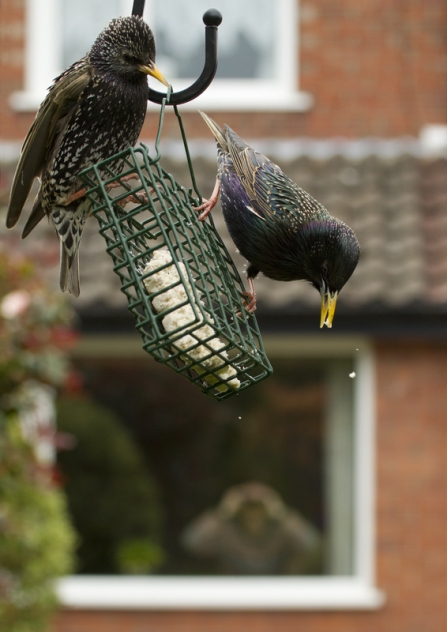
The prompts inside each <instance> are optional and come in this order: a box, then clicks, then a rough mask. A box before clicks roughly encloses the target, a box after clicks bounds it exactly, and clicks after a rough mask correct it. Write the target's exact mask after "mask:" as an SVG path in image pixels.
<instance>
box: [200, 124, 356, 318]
mask: <svg viewBox="0 0 447 632" xmlns="http://www.w3.org/2000/svg"><path fill="white" fill-rule="evenodd" d="M200 114H201V115H202V117H203V118H204V120H205V122H206V123H207V125H208V127H209V128H210V130H211V131H212V133H213V135H214V137H215V139H216V141H217V162H218V172H217V181H216V187H215V189H214V191H213V194H212V196H211V198H210V199H209V200H207V201H205V202H204V203H203V204H202V205H201V206H200V207H198V210H202V211H203V212H202V214H201V215H200V216H199V219H200V220H203V219H205V217H206V216H207V215H208V213H209V212H210V211H211V209H212V208H213V207H214V205H215V204H216V202H217V198H218V195H219V191H220V196H221V205H222V212H223V216H224V219H225V223H226V225H227V228H228V232H229V233H230V235H231V238H232V239H233V241H234V243H235V244H236V247H237V248H238V250H239V252H240V253H241V254H242V255H243V256H244V257H245V258H246V259H247V261H248V262H249V266H248V269H247V277H248V281H249V286H250V292H247V293H246V296H247V297H248V301H247V305H246V308H247V309H248V311H251V312H253V311H254V310H255V309H256V293H255V289H254V281H253V280H254V279H255V277H256V276H257V275H258V274H259V272H262V273H263V274H264V275H265V276H266V277H269V278H270V279H275V280H277V281H294V280H298V279H304V280H306V281H309V282H310V283H311V284H312V285H313V286H314V287H315V288H316V289H317V290H318V291H319V292H320V295H321V312H320V327H323V325H327V327H332V320H333V318H334V313H335V307H336V303H337V297H338V294H339V292H340V290H341V289H342V287H343V286H344V285H345V283H346V281H347V280H348V279H349V278H350V276H351V275H352V273H353V272H354V270H355V268H356V266H357V263H358V260H359V255H360V246H359V243H358V241H357V238H356V236H355V234H354V231H353V230H352V229H351V228H349V226H347V225H346V224H344V223H343V222H341V221H340V220H338V219H335V218H334V217H332V216H331V215H329V213H328V211H327V210H326V209H325V208H324V206H322V205H321V204H320V203H319V202H317V201H316V200H314V199H313V198H312V197H311V196H310V195H309V194H308V193H306V192H305V191H303V189H301V188H300V187H298V186H297V185H296V184H295V183H294V182H292V180H290V178H288V177H287V176H286V175H285V174H284V173H283V172H282V171H281V169H280V168H279V167H278V166H277V165H275V164H274V163H273V162H271V161H270V160H269V159H268V158H266V157H265V156H263V155H262V154H259V153H258V152H256V151H255V150H254V149H252V148H251V147H249V146H248V145H247V143H245V142H244V141H243V140H242V139H241V138H240V137H239V136H238V135H237V134H236V133H235V132H234V131H233V130H232V129H231V128H230V127H228V125H225V127H224V129H223V130H222V129H221V128H220V127H219V126H218V125H217V124H216V123H215V122H214V121H213V120H212V119H210V118H209V116H207V115H206V114H204V113H203V112H200Z"/></svg>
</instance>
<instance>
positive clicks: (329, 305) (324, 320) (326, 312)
mask: <svg viewBox="0 0 447 632" xmlns="http://www.w3.org/2000/svg"><path fill="white" fill-rule="evenodd" d="M337 297H338V292H334V293H333V294H331V293H330V292H329V290H327V291H324V289H322V290H321V312H320V328H321V327H324V325H326V327H329V329H330V328H331V327H332V321H333V319H334V314H335V307H336V306H337Z"/></svg>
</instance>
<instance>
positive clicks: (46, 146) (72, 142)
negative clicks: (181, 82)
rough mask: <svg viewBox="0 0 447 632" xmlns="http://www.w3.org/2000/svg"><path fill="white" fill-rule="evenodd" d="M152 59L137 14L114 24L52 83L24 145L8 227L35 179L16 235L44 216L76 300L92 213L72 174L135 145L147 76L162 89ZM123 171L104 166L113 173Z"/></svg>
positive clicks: (65, 283) (150, 40)
mask: <svg viewBox="0 0 447 632" xmlns="http://www.w3.org/2000/svg"><path fill="white" fill-rule="evenodd" d="M154 60H155V44H154V37H153V35H152V31H151V30H150V28H149V26H148V25H147V24H146V23H145V22H144V21H143V20H142V19H141V18H140V17H136V16H132V17H124V18H117V19H114V20H112V21H111V22H110V24H109V25H108V26H107V27H106V28H105V29H104V30H103V31H102V33H100V35H99V36H98V38H97V39H96V41H95V43H94V44H93V46H92V48H91V50H90V52H89V53H87V55H86V56H85V57H83V58H82V59H81V60H79V61H78V62H76V63H74V64H73V65H72V66H70V67H69V68H68V69H67V70H65V72H63V73H62V74H61V75H60V76H59V77H57V78H56V79H55V81H54V83H53V85H52V86H51V87H50V89H49V92H48V95H47V97H46V98H45V100H44V101H43V103H42V104H41V106H40V108H39V110H38V112H37V116H36V119H35V121H34V123H33V125H32V126H31V129H30V130H29V132H28V135H27V137H26V139H25V142H24V144H23V148H22V153H21V156H20V161H19V164H18V166H17V170H16V173H15V176H14V181H13V185H12V190H11V199H10V203H9V209H8V216H7V220H6V225H7V226H8V228H11V227H12V226H14V225H15V224H16V222H17V220H18V219H19V217H20V213H21V211H22V208H23V205H24V203H25V201H26V198H27V197H28V194H29V192H30V189H31V185H32V183H33V180H34V178H36V177H39V176H40V188H39V192H38V194H37V197H36V200H35V202H34V206H33V209H32V211H31V215H30V217H29V218H28V221H27V223H26V226H25V228H24V231H23V235H22V237H26V236H27V235H28V233H29V232H30V231H31V230H32V229H33V228H34V227H35V226H36V224H38V222H39V221H40V220H41V219H42V218H43V217H44V216H45V215H47V216H48V218H49V219H50V220H51V222H52V223H53V226H54V228H55V229H56V232H57V234H58V236H59V241H60V246H61V262H60V286H61V289H62V290H63V291H65V290H68V291H69V292H70V293H71V294H73V295H75V296H79V259H78V249H79V242H80V239H81V235H82V230H83V228H84V224H85V222H86V220H87V217H88V216H89V214H90V212H91V208H90V203H89V201H88V200H87V199H86V198H85V189H83V185H82V182H81V181H80V180H79V178H78V174H79V173H80V172H81V171H82V170H83V169H86V168H87V167H89V166H91V165H94V164H96V163H97V162H100V161H101V160H104V159H106V158H109V157H110V156H113V155H114V154H116V153H118V152H120V151H122V150H124V149H126V148H128V147H130V146H132V145H134V144H135V142H136V141H137V138H138V135H139V133H140V131H141V128H142V126H143V122H144V117H145V114H146V108H147V97H148V85H147V75H152V76H153V77H155V78H156V79H158V80H159V81H161V82H162V83H164V84H165V85H168V83H167V81H166V79H165V78H164V77H163V75H162V74H161V73H160V71H159V70H158V69H157V68H156V66H155V65H154ZM122 166H123V165H122V164H120V163H119V162H117V163H113V164H109V168H110V169H112V170H113V171H114V172H115V173H119V172H120V171H121V169H122Z"/></svg>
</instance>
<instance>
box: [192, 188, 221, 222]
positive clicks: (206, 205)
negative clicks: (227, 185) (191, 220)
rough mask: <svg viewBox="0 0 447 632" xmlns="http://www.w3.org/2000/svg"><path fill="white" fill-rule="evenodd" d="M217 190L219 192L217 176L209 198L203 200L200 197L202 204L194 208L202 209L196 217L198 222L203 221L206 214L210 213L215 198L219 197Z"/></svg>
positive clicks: (214, 204)
mask: <svg viewBox="0 0 447 632" xmlns="http://www.w3.org/2000/svg"><path fill="white" fill-rule="evenodd" d="M219 192H220V180H219V178H217V179H216V184H215V185H214V189H213V192H212V193H211V197H210V199H209V200H205V199H204V198H202V204H201V205H200V206H196V209H195V210H196V211H203V212H202V213H200V215H199V217H198V218H197V219H198V220H199V222H203V220H204V219H206V218H207V217H208V215H209V214H210V213H211V211H212V210H213V208H214V207H215V206H216V204H217V200H218V199H219Z"/></svg>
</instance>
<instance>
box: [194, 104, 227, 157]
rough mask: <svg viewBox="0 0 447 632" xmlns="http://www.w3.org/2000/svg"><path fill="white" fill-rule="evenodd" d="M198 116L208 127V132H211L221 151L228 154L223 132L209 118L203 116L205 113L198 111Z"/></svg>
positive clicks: (205, 115)
mask: <svg viewBox="0 0 447 632" xmlns="http://www.w3.org/2000/svg"><path fill="white" fill-rule="evenodd" d="M199 114H200V116H201V117H202V118H203V120H204V121H205V123H206V124H207V125H208V127H209V128H210V130H211V131H212V133H213V136H214V138H215V139H216V140H217V142H218V144H219V145H220V146H221V148H222V149H223V151H225V152H227V153H228V145H227V141H226V138H225V134H224V132H223V130H222V129H221V128H220V127H219V126H218V124H217V123H216V122H215V121H213V119H212V118H210V117H209V116H208V115H207V114H205V112H201V111H200V110H199Z"/></svg>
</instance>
